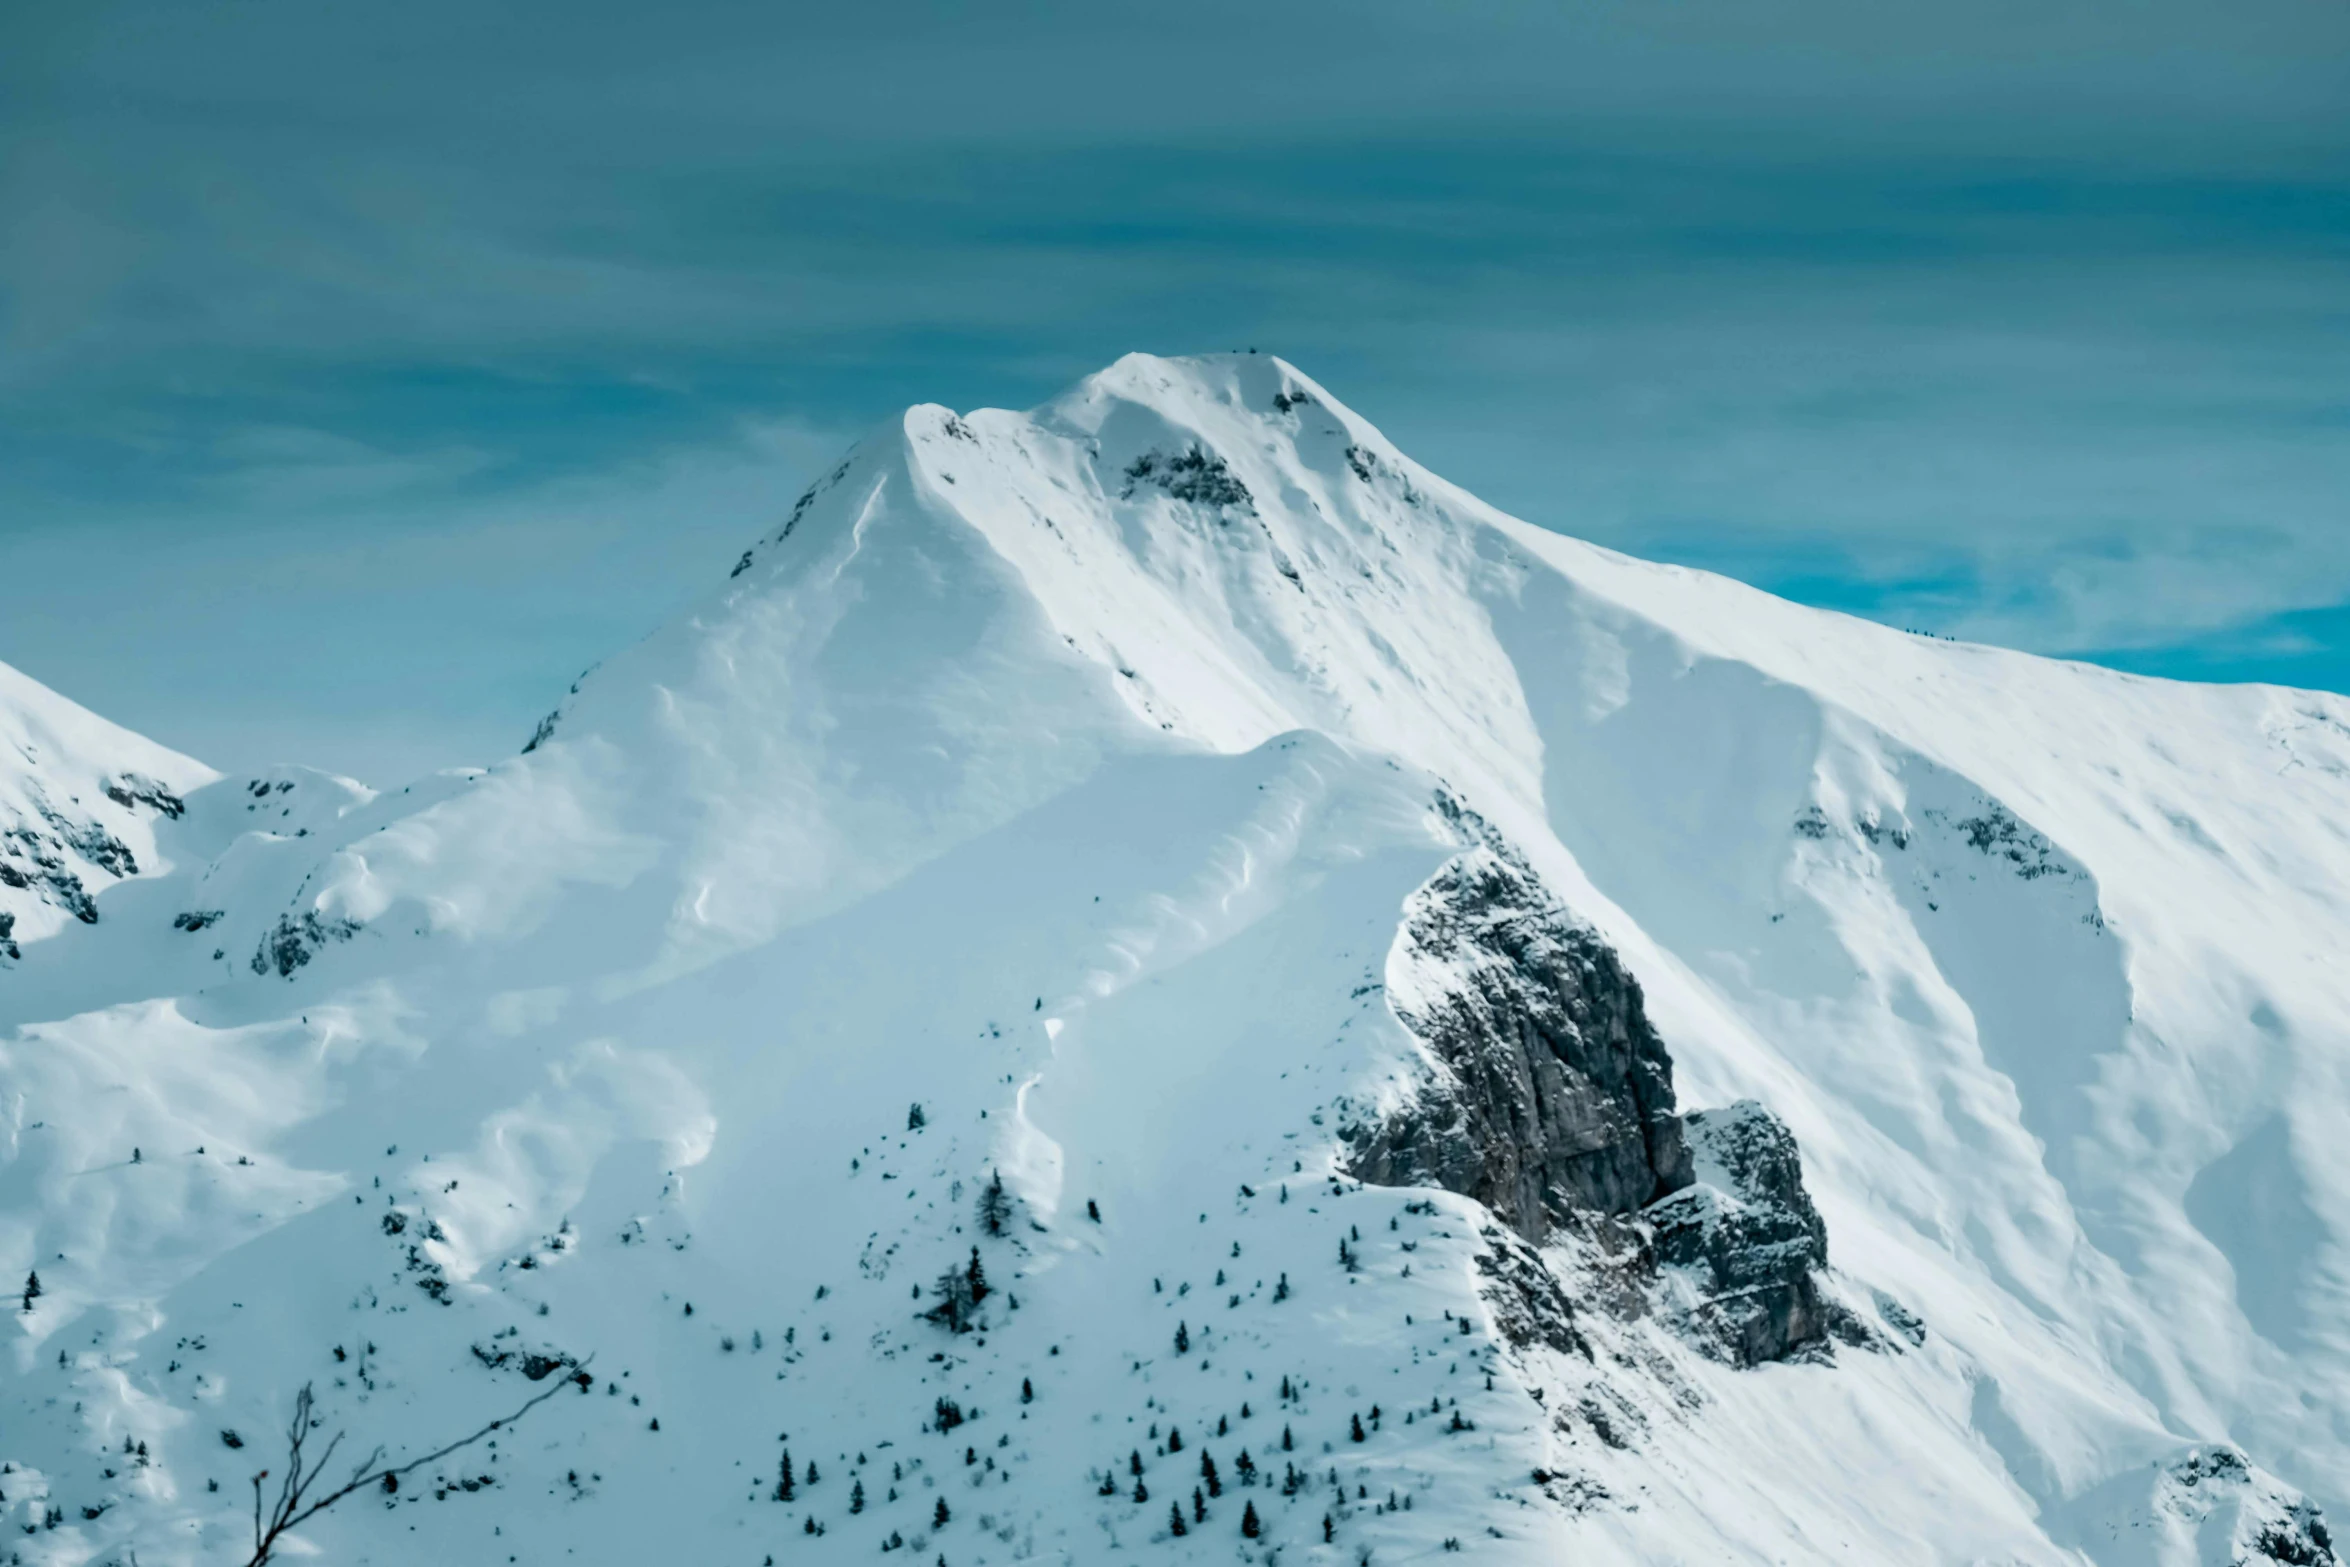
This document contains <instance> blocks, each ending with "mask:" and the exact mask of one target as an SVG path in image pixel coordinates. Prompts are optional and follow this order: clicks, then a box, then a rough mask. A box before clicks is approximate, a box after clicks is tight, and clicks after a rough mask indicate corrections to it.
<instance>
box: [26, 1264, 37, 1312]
mask: <svg viewBox="0 0 2350 1567" xmlns="http://www.w3.org/2000/svg"><path fill="white" fill-rule="evenodd" d="M40 1298H41V1275H40V1274H39V1273H38V1272H31V1273H27V1274H26V1275H25V1276H24V1309H25V1310H26V1311H30V1310H32V1309H33V1302H34V1301H36V1300H39V1299H40Z"/></svg>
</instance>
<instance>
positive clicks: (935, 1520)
mask: <svg viewBox="0 0 2350 1567" xmlns="http://www.w3.org/2000/svg"><path fill="white" fill-rule="evenodd" d="M947 1516H948V1515H947V1499H946V1498H945V1497H943V1496H942V1497H940V1498H939V1499H938V1511H937V1512H935V1513H933V1514H931V1516H930V1527H931V1528H933V1529H944V1528H945V1527H946V1526H947Z"/></svg>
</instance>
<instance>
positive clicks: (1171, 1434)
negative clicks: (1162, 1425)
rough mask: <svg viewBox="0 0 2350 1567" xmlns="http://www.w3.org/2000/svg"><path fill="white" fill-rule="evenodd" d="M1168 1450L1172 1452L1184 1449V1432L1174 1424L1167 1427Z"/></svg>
mask: <svg viewBox="0 0 2350 1567" xmlns="http://www.w3.org/2000/svg"><path fill="white" fill-rule="evenodd" d="M1167 1451H1168V1452H1170V1453H1180V1452H1182V1451H1183V1433H1182V1432H1181V1431H1178V1430H1176V1429H1175V1428H1174V1427H1173V1426H1169V1427H1167Z"/></svg>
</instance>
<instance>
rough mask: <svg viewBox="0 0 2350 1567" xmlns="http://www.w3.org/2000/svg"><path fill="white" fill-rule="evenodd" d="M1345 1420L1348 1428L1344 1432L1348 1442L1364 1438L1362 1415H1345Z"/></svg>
mask: <svg viewBox="0 0 2350 1567" xmlns="http://www.w3.org/2000/svg"><path fill="white" fill-rule="evenodd" d="M1347 1422H1348V1426H1349V1429H1348V1431H1347V1433H1346V1437H1347V1440H1348V1441H1350V1442H1360V1441H1362V1440H1364V1437H1363V1417H1362V1416H1361V1415H1349V1416H1347Z"/></svg>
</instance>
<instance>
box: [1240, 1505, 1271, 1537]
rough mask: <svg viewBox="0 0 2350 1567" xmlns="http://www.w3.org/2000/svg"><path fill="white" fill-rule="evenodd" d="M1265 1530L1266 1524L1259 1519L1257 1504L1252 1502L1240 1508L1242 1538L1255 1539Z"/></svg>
mask: <svg viewBox="0 0 2350 1567" xmlns="http://www.w3.org/2000/svg"><path fill="white" fill-rule="evenodd" d="M1264 1532H1265V1526H1264V1525H1263V1524H1261V1523H1259V1522H1258V1521H1257V1504H1256V1503H1254V1502H1251V1503H1249V1504H1248V1505H1247V1506H1246V1507H1244V1508H1242V1509H1241V1510H1240V1534H1241V1538H1243V1539H1247V1540H1253V1539H1255V1538H1256V1537H1257V1536H1258V1535H1260V1534H1263V1533H1264Z"/></svg>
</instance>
